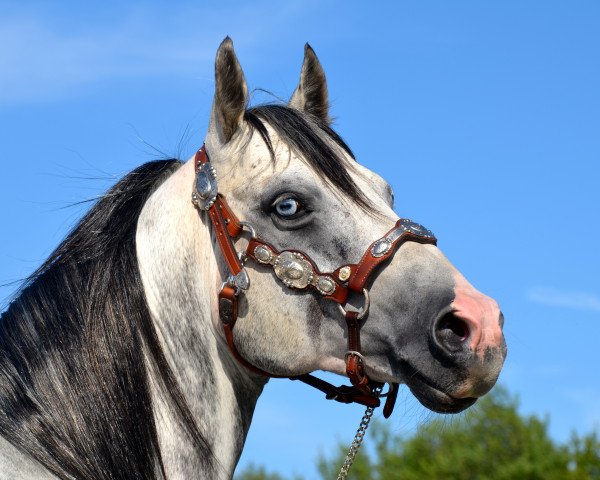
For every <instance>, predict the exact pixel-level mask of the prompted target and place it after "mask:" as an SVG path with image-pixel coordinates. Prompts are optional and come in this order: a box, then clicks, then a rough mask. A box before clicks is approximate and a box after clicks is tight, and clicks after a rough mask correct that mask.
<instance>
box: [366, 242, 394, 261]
mask: <svg viewBox="0 0 600 480" xmlns="http://www.w3.org/2000/svg"><path fill="white" fill-rule="evenodd" d="M390 248H392V242H390V241H389V240H388V239H387V238H386V237H384V238H381V239H379V240H377V241H376V242H375V243H374V244H373V246H372V247H371V255H373V256H374V257H375V258H378V257H383V256H384V255H385V254H386V253H388V252H389V251H390Z"/></svg>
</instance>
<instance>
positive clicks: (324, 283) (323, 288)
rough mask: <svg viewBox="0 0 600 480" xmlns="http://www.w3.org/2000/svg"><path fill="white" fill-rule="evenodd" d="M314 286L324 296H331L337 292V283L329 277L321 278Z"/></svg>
mask: <svg viewBox="0 0 600 480" xmlns="http://www.w3.org/2000/svg"><path fill="white" fill-rule="evenodd" d="M314 285H315V287H316V289H317V290H318V291H319V292H321V293H322V294H323V295H331V294H332V293H333V292H334V291H335V282H334V281H333V280H332V279H331V278H329V277H319V278H318V279H317V281H316V282H315V284H314Z"/></svg>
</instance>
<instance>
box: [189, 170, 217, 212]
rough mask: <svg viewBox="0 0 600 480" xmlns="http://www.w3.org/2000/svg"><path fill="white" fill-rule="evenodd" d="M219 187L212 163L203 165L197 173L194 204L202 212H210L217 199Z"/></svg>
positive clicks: (193, 197) (193, 196)
mask: <svg viewBox="0 0 600 480" xmlns="http://www.w3.org/2000/svg"><path fill="white" fill-rule="evenodd" d="M218 191H219V187H218V186H217V176H216V172H215V169H214V168H213V167H212V165H210V163H203V164H202V165H200V167H199V168H198V171H197V172H196V181H195V183H194V191H193V193H192V202H194V205H196V206H197V207H198V208H200V209H202V210H208V209H209V208H210V207H212V206H213V204H214V203H215V200H216V199H217V193H218Z"/></svg>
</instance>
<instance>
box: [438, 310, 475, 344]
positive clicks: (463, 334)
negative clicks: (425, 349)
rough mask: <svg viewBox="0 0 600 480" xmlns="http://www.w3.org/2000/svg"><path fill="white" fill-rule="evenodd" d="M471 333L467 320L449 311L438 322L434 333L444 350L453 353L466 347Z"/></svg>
mask: <svg viewBox="0 0 600 480" xmlns="http://www.w3.org/2000/svg"><path fill="white" fill-rule="evenodd" d="M470 333H471V332H470V330H469V326H468V325H467V322H465V321H464V320H462V319H461V318H459V317H457V316H456V315H454V313H452V312H448V313H446V314H445V315H444V316H443V317H441V318H440V319H439V320H438V321H437V322H436V325H435V328H434V332H433V335H434V338H435V340H436V343H437V344H438V345H439V346H440V347H441V348H442V349H443V350H445V351H447V352H449V353H453V352H457V351H459V350H462V349H463V348H464V342H465V341H466V340H467V339H468V338H469V334H470Z"/></svg>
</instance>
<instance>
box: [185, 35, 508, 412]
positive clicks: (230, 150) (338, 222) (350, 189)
mask: <svg viewBox="0 0 600 480" xmlns="http://www.w3.org/2000/svg"><path fill="white" fill-rule="evenodd" d="M215 75H216V77H215V78H216V86H215V98H214V103H213V106H212V111H211V118H210V124H209V129H208V134H207V136H206V141H205V145H206V152H207V154H208V157H209V158H210V163H211V164H212V166H213V167H214V169H215V171H216V177H217V180H218V189H219V192H220V193H221V194H223V195H224V197H226V198H227V201H228V203H229V207H230V208H231V210H232V211H233V212H234V213H235V215H236V216H237V217H238V218H239V219H241V220H244V221H245V222H247V223H248V224H250V225H252V227H253V229H254V231H255V232H257V233H256V235H257V236H258V237H260V238H261V239H264V240H265V241H266V242H268V245H269V246H273V247H274V248H273V249H272V251H270V253H269V255H277V254H278V253H279V252H283V251H291V252H302V254H301V257H300V258H301V260H302V259H303V260H307V259H308V260H309V263H312V265H313V266H314V267H316V268H315V270H314V271H311V269H310V267H308V271H309V274H310V275H313V276H314V275H315V272H319V274H320V272H334V273H332V274H331V275H330V276H329V277H327V278H328V279H331V278H332V277H333V279H334V280H335V282H337V283H336V285H337V284H339V285H342V287H343V285H344V284H343V280H344V279H346V280H347V277H348V276H350V275H351V274H352V273H354V271H353V270H352V269H351V268H350V267H346V269H344V267H345V266H348V265H353V266H354V267H352V268H356V267H355V266H356V265H358V264H359V263H360V262H361V259H362V260H364V258H365V257H364V256H365V251H367V250H368V248H370V247H371V248H375V247H373V245H374V244H373V242H374V241H376V240H378V239H383V240H385V238H386V235H387V234H388V233H389V232H390V231H391V230H393V227H394V226H395V225H397V222H398V220H399V218H398V215H397V214H396V213H395V212H394V208H393V207H394V205H393V193H392V190H391V188H390V186H389V184H388V183H386V182H385V180H384V179H382V178H381V177H379V176H378V175H377V174H375V173H373V172H372V171H370V170H368V169H367V168H365V167H363V166H361V165H360V164H359V163H358V162H357V161H356V160H355V159H354V156H353V154H352V152H351V150H350V149H349V148H348V146H347V145H346V144H345V143H344V142H343V141H342V139H341V138H340V137H339V136H338V135H337V134H336V133H335V132H334V131H333V130H332V128H331V119H330V116H329V103H328V92H327V85H326V80H325V74H324V72H323V68H322V66H321V64H320V63H319V60H318V59H317V56H316V55H315V53H314V51H313V50H312V49H311V47H310V46H308V45H307V46H306V48H305V56H304V63H303V65H302V70H301V74H300V81H299V84H298V86H297V88H296V89H295V91H294V93H293V95H292V97H291V100H290V101H289V103H288V105H287V106H281V105H275V106H273V105H271V106H269V105H267V106H259V107H254V108H247V99H248V89H247V86H246V82H245V78H244V74H243V71H242V68H241V66H240V64H239V62H238V60H237V58H236V55H235V52H234V49H233V45H232V43H231V41H230V40H229V39H226V40H225V41H224V42H223V43H222V44H221V46H220V48H219V50H218V53H217V57H216V65H215ZM196 222H205V224H204V227H207V226H208V223H207V220H206V218H198V219H197V220H196ZM409 225H413V226H414V225H415V224H412V223H410V224H409ZM417 228H421V227H420V226H417ZM422 231H425V232H427V230H426V229H424V228H423V229H422ZM246 240H247V239H246ZM246 240H243V239H242V240H239V242H238V243H239V245H241V246H240V247H239V249H240V250H244V249H245V248H246V243H247V242H246ZM415 240H416V241H415ZM418 240H419V238H417V237H415V238H412V239H410V240H409V241H405V242H403V243H402V244H401V245H400V246H399V247H398V248H396V249H394V251H389V252H385V253H387V254H389V256H388V257H386V258H385V261H383V262H381V263H378V264H377V266H376V267H375V268H374V269H373V272H370V276H369V278H368V279H367V281H366V282H365V284H364V287H365V289H366V291H365V293H367V294H368V296H369V299H370V308H369V309H368V312H366V315H364V317H363V318H361V319H360V320H359V323H360V325H359V327H360V334H361V340H360V343H361V349H362V351H361V354H362V356H361V360H363V361H364V369H365V371H366V374H367V375H368V377H369V378H370V379H371V380H373V381H376V382H389V383H405V384H407V385H408V387H409V388H410V389H411V391H412V392H413V394H414V395H415V396H416V397H417V399H418V400H419V401H420V402H421V403H422V404H423V405H425V406H426V407H428V408H430V409H432V410H434V411H439V412H458V411H461V410H463V409H464V408H466V407H468V406H470V405H471V404H472V403H474V402H475V400H476V398H477V397H479V396H481V395H483V394H485V393H486V392H488V391H489V390H490V388H492V386H493V385H494V383H495V382H496V380H497V378H498V375H499V373H500V369H501V367H502V364H503V361H504V358H505V356H506V345H505V341H504V337H503V334H502V324H503V316H502V314H501V312H500V310H499V308H498V305H497V303H496V302H495V301H494V300H492V299H491V298H489V297H487V296H485V295H483V294H482V293H480V292H478V291H477V290H475V288H473V286H471V284H470V283H469V282H468V281H467V280H466V279H465V278H464V277H463V276H462V275H461V274H460V272H458V271H457V270H456V268H454V267H453V265H452V264H451V263H450V262H449V261H448V260H447V258H446V257H445V256H444V255H443V254H442V252H441V251H440V250H439V249H438V248H437V247H436V246H435V245H433V244H432V243H433V242H420V241H418ZM197 241H198V242H201V241H203V240H202V239H201V238H198V240H197ZM213 241H214V240H213ZM389 247H390V245H383V248H384V249H385V248H388V250H389ZM269 248H270V247H269ZM259 253H260V252H259ZM263 253H264V252H263ZM250 256H252V252H250ZM213 260H214V270H213V271H210V270H207V271H206V272H205V273H206V275H207V276H206V281H207V282H211V283H212V284H213V285H215V282H218V283H220V282H222V281H223V280H224V279H226V278H227V275H228V271H227V270H228V269H227V265H226V262H224V260H223V258H222V256H221V255H220V252H219V251H218V248H216V247H215V249H214V259H213ZM251 260H254V261H250V262H248V263H247V264H246V267H245V271H246V272H247V276H248V279H249V282H250V288H248V289H247V291H246V292H245V293H244V294H243V295H241V296H240V298H239V305H238V306H237V307H238V316H239V319H238V321H237V323H236V327H235V331H234V335H233V336H234V342H235V345H236V348H237V350H238V352H239V354H240V355H241V357H243V358H244V359H245V360H246V361H247V362H248V363H249V364H252V365H255V366H256V367H258V368H259V369H261V370H263V371H266V372H270V373H272V374H276V375H281V376H291V377H293V376H297V375H300V374H304V373H306V372H312V371H314V370H326V371H329V372H334V373H338V374H341V375H344V374H345V373H346V371H347V370H346V368H347V362H346V361H345V357H346V354H347V351H348V344H347V336H348V335H349V334H350V333H349V332H348V330H347V328H348V327H347V322H346V321H345V318H344V315H343V312H341V309H340V308H339V305H337V304H336V302H332V301H329V299H328V298H326V297H327V295H324V293H329V292H319V291H317V290H318V289H311V290H310V291H303V290H298V289H293V288H286V286H285V285H284V283H286V278H283V277H282V275H278V274H277V272H276V271H274V269H273V261H266V262H262V263H261V261H260V260H261V259H260V258H259V259H258V260H259V261H256V260H257V259H256V258H252V259H251ZM267 260H269V259H267ZM292 260H293V259H292ZM282 261H283V257H282ZM300 263H302V262H300ZM298 268H300V271H299V272H297V275H298V276H301V275H302V271H301V270H302V267H301V266H300V267H298ZM275 270H276V269H275ZM336 276H337V277H336ZM284 277H285V275H284ZM344 277H346V278H344ZM282 280H283V281H284V282H283V283H282ZM290 282H291V280H290V278H287V283H288V286H289V283H290ZM292 286H293V285H292ZM215 288H218V286H217V285H215ZM327 288H329V287H327ZM361 297H362V295H361V294H360V293H359V292H349V295H348V298H347V299H346V300H345V301H347V302H348V304H352V303H355V304H356V305H357V308H358V310H359V311H361V312H362V310H361V309H364V308H365V306H364V302H365V299H364V298H361ZM338 303H339V302H338ZM211 316H212V319H213V325H214V328H215V329H216V331H219V332H221V331H222V330H221V325H220V321H219V315H218V305H217V304H216V302H215V301H214V300H213V301H212V310H211Z"/></svg>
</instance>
